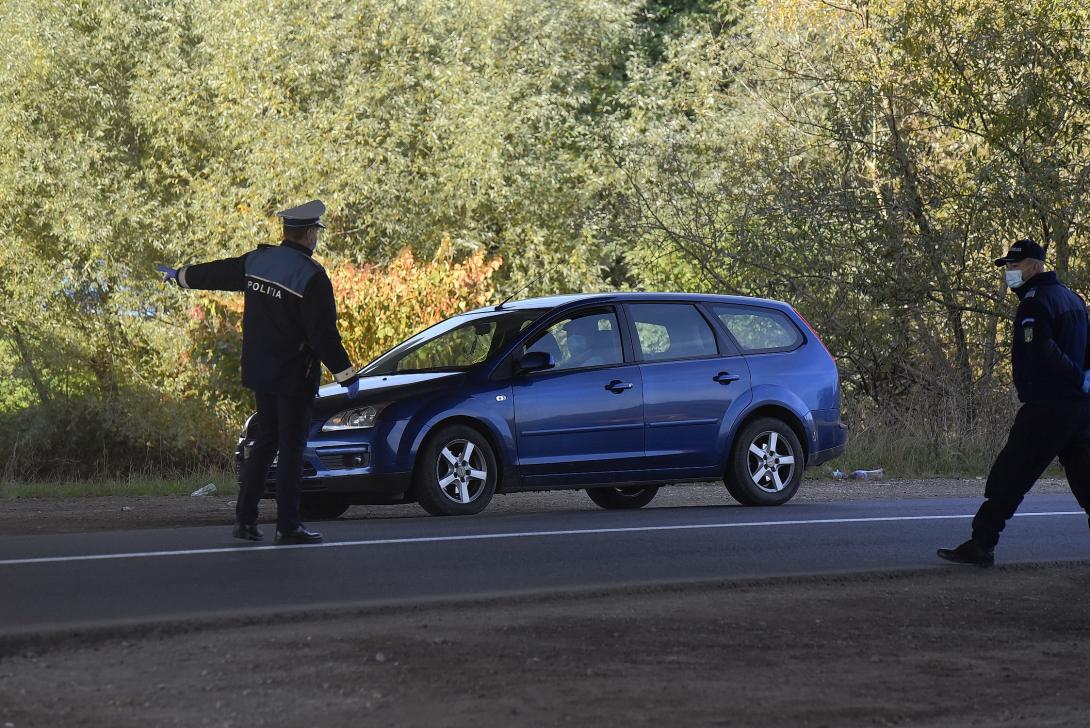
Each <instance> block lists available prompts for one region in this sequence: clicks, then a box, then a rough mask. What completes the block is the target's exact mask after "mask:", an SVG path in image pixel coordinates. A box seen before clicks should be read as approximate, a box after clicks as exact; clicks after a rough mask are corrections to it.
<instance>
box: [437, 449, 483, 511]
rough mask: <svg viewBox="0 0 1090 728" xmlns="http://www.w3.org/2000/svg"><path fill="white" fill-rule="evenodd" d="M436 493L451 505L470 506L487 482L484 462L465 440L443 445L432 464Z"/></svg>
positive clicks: (478, 450)
mask: <svg viewBox="0 0 1090 728" xmlns="http://www.w3.org/2000/svg"><path fill="white" fill-rule="evenodd" d="M435 477H436V481H437V482H438V484H439V490H440V492H442V494H443V495H444V496H446V497H447V499H449V500H450V501H452V502H454V503H460V504H463V505H464V504H466V503H472V502H473V501H474V500H476V499H477V497H478V496H479V495H480V494H481V492H482V491H484V489H485V485H486V483H487V482H488V460H487V459H486V458H485V456H484V453H483V452H482V451H481V449H480V448H478V447H477V446H475V445H474V444H473V443H472V442H470V441H469V440H464V439H459V440H451V441H449V442H447V444H446V445H444V446H443V447H442V448H441V449H440V450H439V457H438V458H437V460H436V463H435Z"/></svg>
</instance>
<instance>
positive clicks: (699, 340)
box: [628, 303, 719, 361]
mask: <svg viewBox="0 0 1090 728" xmlns="http://www.w3.org/2000/svg"><path fill="white" fill-rule="evenodd" d="M628 311H629V314H630V315H631V317H632V322H633V324H634V325H635V327H636V339H637V341H638V342H639V347H640V352H641V355H642V358H643V359H644V360H646V361H658V360H663V359H688V358H693V357H701V356H716V355H717V354H718V353H719V348H718V347H717V346H716V344H715V333H714V332H713V331H712V329H711V327H710V326H709V325H708V322H707V321H705V320H704V317H703V316H701V315H700V312H699V311H697V310H696V307H695V306H692V305H689V304H679V303H635V304H631V305H629V307H628Z"/></svg>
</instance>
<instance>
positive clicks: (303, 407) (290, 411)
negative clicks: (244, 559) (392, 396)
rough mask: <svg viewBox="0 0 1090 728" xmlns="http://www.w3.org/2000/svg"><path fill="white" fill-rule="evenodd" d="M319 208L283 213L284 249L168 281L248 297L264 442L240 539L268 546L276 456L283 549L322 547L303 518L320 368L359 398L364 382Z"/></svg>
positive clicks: (248, 357)
mask: <svg viewBox="0 0 1090 728" xmlns="http://www.w3.org/2000/svg"><path fill="white" fill-rule="evenodd" d="M324 213H325V205H324V204H322V202H321V201H320V200H312V201H310V202H308V203H306V204H303V205H299V206H298V207H293V208H291V209H288V210H282V211H280V212H278V213H276V214H277V215H278V216H279V217H281V218H283V221H284V239H283V242H281V243H280V245H278V246H277V245H259V246H258V247H257V249H256V250H252V251H250V252H248V253H245V254H244V255H241V256H239V257H237V258H225V259H223V260H216V261H212V262H210V263H197V264H192V265H183V266H182V267H181V268H179V269H178V270H174V269H172V268H167V267H165V266H160V267H159V270H160V271H161V272H163V273H164V275H165V279H164V280H165V281H167V282H172V283H176V284H177V285H179V286H181V287H182V288H195V289H202V290H216V291H244V292H245V306H244V309H243V315H242V383H243V384H244V385H246V386H247V387H248V388H250V389H252V390H253V391H254V398H255V400H256V401H257V417H256V423H257V435H256V438H255V442H254V444H253V447H252V448H251V449H250V454H249V456H248V457H247V458H246V461H245V464H244V465H243V470H242V478H241V484H242V487H241V491H240V492H239V498H238V503H237V505H236V508H235V516H236V523H235V528H234V532H233V535H234V536H235V538H241V539H246V540H250V541H260V540H262V534H261V531H260V530H258V528H257V507H258V502H259V501H260V500H261V495H262V493H263V492H264V490H265V476H266V474H267V473H268V471H269V467H270V466H271V465H272V461H273V458H274V457H275V456H277V452H278V451H279V457H278V460H277V467H276V511H277V513H276V543H317V542H319V541H321V540H322V535H321V534H320V533H316V532H314V531H308V530H307V529H306V528H305V527H304V526H303V524H302V523H301V521H300V516H299V482H300V479H301V478H302V470H303V451H304V449H305V447H306V442H307V432H308V430H309V429H310V424H311V409H312V407H313V402H314V395H315V393H316V392H317V391H318V384H319V382H320V380H321V364H320V363H319V362H321V363H324V364H325V365H326V367H328V368H329V370H330V371H331V372H333V373H334V374H333V376H334V379H336V381H337V382H338V383H340V384H341V385H343V386H344V387H345V388H346V389H348V393H349V396H350V397H354V396H355V395H356V393H357V392H358V390H359V376H358V375H357V373H356V369H355V367H353V366H352V363H351V361H350V360H349V358H348V353H347V352H346V351H345V350H344V346H343V345H342V344H341V336H340V333H339V332H338V331H337V309H336V304H335V302H334V300H333V286H332V285H331V283H330V281H329V276H328V275H326V272H325V269H323V268H322V266H321V265H319V264H318V263H317V262H316V261H315V260H314V259H313V258H312V257H311V255H312V254H313V252H314V248H315V246H316V245H317V244H318V231H319V230H321V229H324V228H325V225H323V224H322V222H321V216H322V215H323V214H324Z"/></svg>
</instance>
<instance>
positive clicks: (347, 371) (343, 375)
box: [333, 367, 356, 382]
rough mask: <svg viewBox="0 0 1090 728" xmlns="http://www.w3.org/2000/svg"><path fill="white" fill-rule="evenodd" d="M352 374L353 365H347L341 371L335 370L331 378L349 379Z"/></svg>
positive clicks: (354, 371) (353, 373) (354, 374)
mask: <svg viewBox="0 0 1090 728" xmlns="http://www.w3.org/2000/svg"><path fill="white" fill-rule="evenodd" d="M354 376H356V369H355V367H348V368H347V369H345V370H344V371H343V372H337V373H336V374H334V375H333V378H334V379H336V380H337V381H338V382H343V381H344V380H346V379H351V378H352V377H354Z"/></svg>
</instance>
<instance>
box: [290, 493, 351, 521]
mask: <svg viewBox="0 0 1090 728" xmlns="http://www.w3.org/2000/svg"><path fill="white" fill-rule="evenodd" d="M350 505H352V504H351V503H349V502H348V500H347V499H345V498H340V497H338V496H332V495H304V496H302V497H301V498H300V499H299V515H300V516H302V518H303V520H304V521H332V520H333V519H334V518H340V517H341V516H343V515H344V512H345V511H347V510H348V507H349V506H350Z"/></svg>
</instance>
